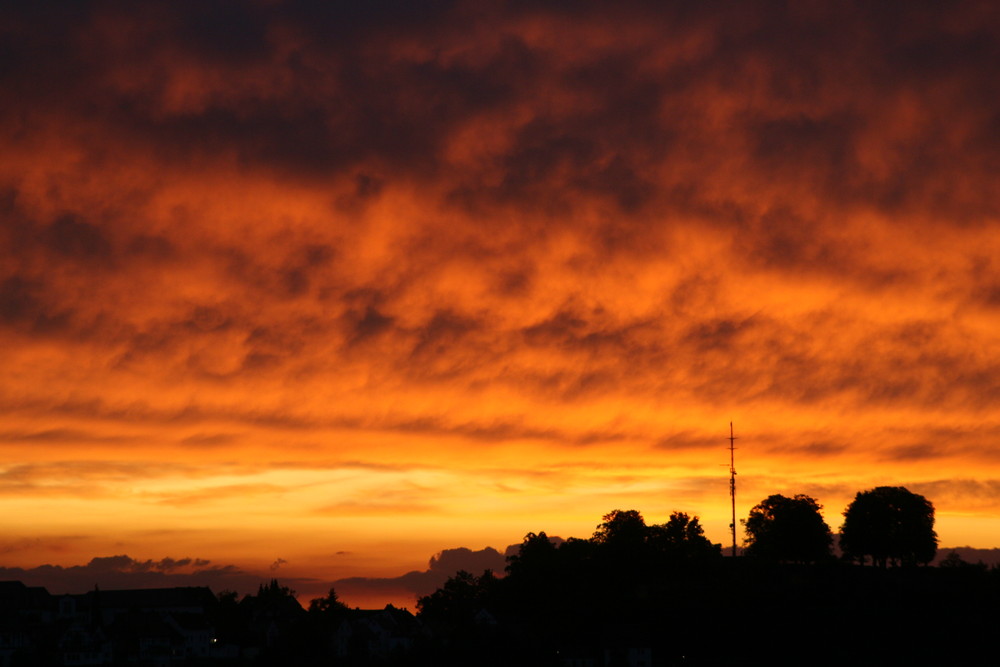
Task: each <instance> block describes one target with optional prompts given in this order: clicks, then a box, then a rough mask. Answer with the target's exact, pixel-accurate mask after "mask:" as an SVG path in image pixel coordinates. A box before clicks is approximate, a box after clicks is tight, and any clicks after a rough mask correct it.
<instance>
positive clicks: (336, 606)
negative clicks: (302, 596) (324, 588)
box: [309, 588, 348, 614]
mask: <svg viewBox="0 0 1000 667" xmlns="http://www.w3.org/2000/svg"><path fill="white" fill-rule="evenodd" d="M347 608H348V607H347V605H346V604H344V603H343V602H341V601H340V599H339V598H338V597H337V591H335V590H334V589H332V588H331V589H330V592H329V593H327V594H326V597H321V598H313V599H312V600H310V601H309V613H310V614H339V613H341V612H344V611H347Z"/></svg>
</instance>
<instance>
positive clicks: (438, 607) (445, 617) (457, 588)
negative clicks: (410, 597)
mask: <svg viewBox="0 0 1000 667" xmlns="http://www.w3.org/2000/svg"><path fill="white" fill-rule="evenodd" d="M498 584H499V580H498V579H497V578H496V576H495V575H494V574H493V572H492V571H491V570H486V571H485V572H483V574H482V576H479V577H477V576H476V575H474V574H472V573H471V572H467V571H465V570H459V571H458V572H456V573H455V576H453V577H449V578H448V580H447V581H445V582H444V585H443V586H442V587H441V588H439V589H437V590H436V591H434V592H433V593H431V594H430V595H425V596H424V597H422V598H420V599H419V600H417V609H418V610H419V612H420V615H421V617H422V618H425V619H428V618H429V619H432V620H436V621H446V622H452V623H455V622H461V621H469V620H471V619H472V616H473V615H474V614H475V613H476V612H477V611H479V610H480V609H483V608H485V607H487V606H489V604H490V603H491V602H492V598H493V595H494V593H495V592H496V588H497V586H498Z"/></svg>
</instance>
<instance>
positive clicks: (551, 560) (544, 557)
mask: <svg viewBox="0 0 1000 667" xmlns="http://www.w3.org/2000/svg"><path fill="white" fill-rule="evenodd" d="M557 558H558V553H557V551H556V545H554V544H553V543H552V540H550V539H549V536H548V535H546V534H545V531H542V532H540V533H538V534H537V535H536V534H535V533H528V534H527V535H525V536H524V540H522V542H521V546H520V547H519V548H518V550H517V554H516V555H513V556H510V557H509V558H508V559H507V573H508V574H512V575H522V576H528V577H532V578H537V577H544V578H548V577H550V576H551V575H552V574H553V573H554V570H555V568H556V563H557Z"/></svg>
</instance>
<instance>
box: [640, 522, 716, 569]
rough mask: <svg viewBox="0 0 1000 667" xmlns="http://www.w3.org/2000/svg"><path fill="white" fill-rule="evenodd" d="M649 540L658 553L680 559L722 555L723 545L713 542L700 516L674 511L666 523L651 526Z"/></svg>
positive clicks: (698, 558) (697, 558)
mask: <svg viewBox="0 0 1000 667" xmlns="http://www.w3.org/2000/svg"><path fill="white" fill-rule="evenodd" d="M648 541H649V542H650V544H651V545H652V546H653V549H654V551H655V552H656V553H659V554H661V555H665V556H668V557H674V558H679V559H691V560H702V559H706V558H714V557H717V556H718V557H721V556H722V545H719V544H712V543H711V542H710V541H709V539H708V538H707V537H705V530H704V529H703V528H702V526H701V522H700V521H699V520H698V517H696V516H695V517H689V516H688V515H687V514H686V513H684V512H674V513H673V514H671V515H670V519H669V520H667V522H666V523H663V524H657V525H653V526H650V527H649V529H648Z"/></svg>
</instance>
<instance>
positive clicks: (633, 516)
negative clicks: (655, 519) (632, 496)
mask: <svg viewBox="0 0 1000 667" xmlns="http://www.w3.org/2000/svg"><path fill="white" fill-rule="evenodd" d="M602 519H603V523H601V524H599V525H598V526H597V530H596V531H595V532H594V537H593V541H594V542H596V543H598V544H607V545H615V546H621V547H628V546H635V545H639V544H642V543H643V542H645V541H646V520H645V519H643V518H642V514H640V513H639V512H638V510H612V511H611V512H608V513H607V514H605V515H604V516H603V517H602Z"/></svg>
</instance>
